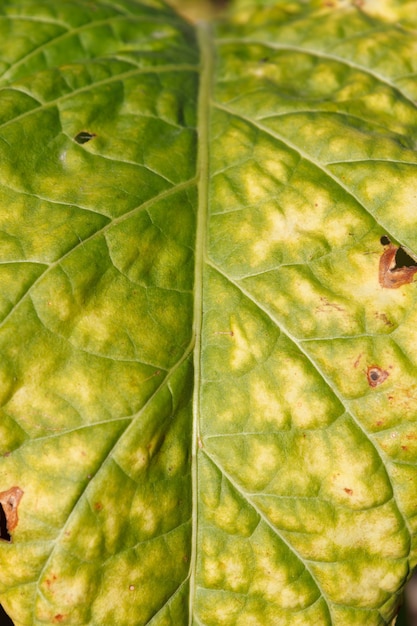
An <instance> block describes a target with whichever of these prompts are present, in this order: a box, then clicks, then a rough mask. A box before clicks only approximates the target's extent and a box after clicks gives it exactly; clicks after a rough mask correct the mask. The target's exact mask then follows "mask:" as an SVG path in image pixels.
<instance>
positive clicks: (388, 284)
mask: <svg viewBox="0 0 417 626" xmlns="http://www.w3.org/2000/svg"><path fill="white" fill-rule="evenodd" d="M381 244H382V245H383V246H384V248H385V249H384V252H383V253H382V254H381V258H380V260H379V284H380V285H381V287H385V288H386V289H397V288H398V287H401V286H402V285H406V284H408V283H412V282H413V280H414V274H415V273H416V272H417V261H416V260H415V259H413V258H412V257H411V256H410V255H409V254H408V252H406V251H405V250H404V248H401V246H395V245H394V244H393V243H391V241H390V239H389V238H388V237H387V236H386V235H384V236H383V237H381Z"/></svg>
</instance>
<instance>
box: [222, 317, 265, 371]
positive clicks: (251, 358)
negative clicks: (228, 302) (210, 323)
mask: <svg viewBox="0 0 417 626" xmlns="http://www.w3.org/2000/svg"><path fill="white" fill-rule="evenodd" d="M230 328H231V332H232V333H233V343H232V348H231V356H230V365H231V368H232V370H240V369H245V368H246V367H247V366H248V365H249V364H252V363H254V362H256V361H258V360H259V359H261V358H262V356H263V352H264V346H263V345H262V343H261V342H259V343H258V342H257V341H256V335H257V333H258V330H259V325H258V322H257V320H256V319H255V318H252V319H251V318H249V317H246V319H245V321H244V323H242V321H241V320H240V319H239V318H237V317H236V316H234V315H233V316H231V320H230Z"/></svg>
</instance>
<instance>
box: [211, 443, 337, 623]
mask: <svg viewBox="0 0 417 626" xmlns="http://www.w3.org/2000/svg"><path fill="white" fill-rule="evenodd" d="M202 453H203V454H205V455H206V457H207V458H208V459H210V461H211V462H212V463H213V465H214V466H215V467H217V469H218V470H219V472H220V473H221V474H222V476H224V477H225V478H226V479H227V480H228V481H229V483H230V484H231V485H233V488H234V489H235V490H236V491H237V493H239V494H240V495H241V496H242V498H243V499H244V500H245V501H246V502H248V503H249V504H250V506H251V507H252V509H253V510H254V511H255V512H256V513H257V515H258V516H259V517H260V519H262V521H263V522H264V523H265V524H266V525H267V526H268V528H270V529H271V530H272V532H273V533H274V535H277V536H278V537H279V538H280V540H281V541H282V542H283V543H284V544H285V545H286V546H287V548H288V549H289V550H290V552H292V553H293V554H294V555H295V557H296V558H297V559H298V560H299V561H300V562H301V563H302V564H303V566H304V567H305V569H306V571H307V572H308V573H309V575H310V577H311V580H312V581H313V582H314V584H315V586H316V588H317V591H318V592H319V593H320V595H321V597H322V598H323V601H324V602H325V604H326V607H327V610H328V611H329V614H330V615H331V608H330V605H329V602H328V601H327V599H326V595H325V593H324V591H323V589H322V588H321V586H320V583H319V581H318V580H317V577H316V576H315V574H314V573H313V572H312V570H311V569H310V568H309V566H308V560H307V559H304V558H303V557H302V555H301V554H300V553H299V552H298V550H297V549H296V548H295V547H294V546H292V545H291V543H289V542H288V540H287V539H286V538H285V536H283V535H282V534H281V532H280V530H279V529H278V528H277V527H276V526H275V525H274V524H273V523H272V522H271V520H270V519H269V518H268V517H267V515H265V513H264V511H262V509H261V508H259V506H258V505H257V504H256V502H254V501H253V499H252V498H251V496H250V494H248V493H247V492H246V491H245V490H244V489H242V487H241V486H240V485H239V484H238V483H236V481H235V480H234V478H233V476H231V475H230V474H229V472H227V471H226V470H225V469H224V467H223V466H222V465H221V464H220V463H219V461H218V459H216V458H214V456H213V455H212V454H211V453H210V452H209V451H208V450H207V448H206V447H204V448H203V450H202ZM316 600H317V598H316V599H315V600H314V602H316ZM306 608H307V607H306Z"/></svg>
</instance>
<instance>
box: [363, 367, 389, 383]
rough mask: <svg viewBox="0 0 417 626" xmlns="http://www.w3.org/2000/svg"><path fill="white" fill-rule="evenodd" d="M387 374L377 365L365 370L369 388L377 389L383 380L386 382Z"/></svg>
mask: <svg viewBox="0 0 417 626" xmlns="http://www.w3.org/2000/svg"><path fill="white" fill-rule="evenodd" d="M388 376H389V373H388V372H387V371H386V370H383V369H381V368H380V367H378V365H370V366H369V367H368V369H367V370H366V377H367V379H368V384H369V386H370V387H378V385H381V384H382V383H383V382H384V380H387V378H388Z"/></svg>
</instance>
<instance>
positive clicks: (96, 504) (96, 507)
mask: <svg viewBox="0 0 417 626" xmlns="http://www.w3.org/2000/svg"><path fill="white" fill-rule="evenodd" d="M102 508H103V504H102V503H101V502H94V510H95V511H101V509H102Z"/></svg>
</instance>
